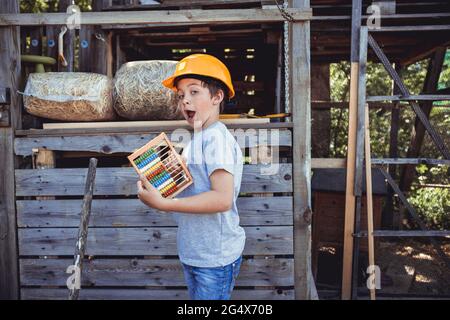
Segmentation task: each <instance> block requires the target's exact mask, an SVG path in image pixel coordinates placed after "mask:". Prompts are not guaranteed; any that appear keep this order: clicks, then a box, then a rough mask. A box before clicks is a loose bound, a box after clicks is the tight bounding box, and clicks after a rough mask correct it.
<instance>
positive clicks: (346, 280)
mask: <svg viewBox="0 0 450 320" xmlns="http://www.w3.org/2000/svg"><path fill="white" fill-rule="evenodd" d="M360 27H361V0H353V2H352V38H351V58H350V59H351V71H350V72H351V74H350V105H349V123H348V143H347V145H348V148H347V178H346V191H345V222H344V253H343V265H342V291H341V298H342V299H343V300H349V299H350V298H351V289H352V288H351V279H352V258H353V230H354V225H355V195H354V183H355V161H356V128H357V108H358V80H359V63H358V61H359V29H360Z"/></svg>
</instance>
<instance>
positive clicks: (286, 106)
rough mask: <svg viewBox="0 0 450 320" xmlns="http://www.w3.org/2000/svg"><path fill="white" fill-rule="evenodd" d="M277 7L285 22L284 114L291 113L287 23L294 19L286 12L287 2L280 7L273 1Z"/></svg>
mask: <svg viewBox="0 0 450 320" xmlns="http://www.w3.org/2000/svg"><path fill="white" fill-rule="evenodd" d="M274 1H275V4H276V5H277V8H278V10H280V13H281V15H282V16H283V18H284V19H285V20H286V21H284V25H283V27H284V33H283V39H284V48H283V49H284V50H283V51H284V110H285V112H286V113H290V112H291V106H290V97H289V85H290V83H289V81H290V69H289V23H291V22H294V17H293V16H292V15H291V14H290V13H289V12H287V11H286V9H287V8H288V6H289V5H288V1H287V0H284V1H283V6H282V7H281V6H280V4H279V3H278V1H277V0H274Z"/></svg>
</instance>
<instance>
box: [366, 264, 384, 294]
mask: <svg viewBox="0 0 450 320" xmlns="http://www.w3.org/2000/svg"><path fill="white" fill-rule="evenodd" d="M366 273H367V274H368V275H369V277H368V278H367V280H366V286H367V289H369V290H372V289H378V290H379V289H381V271H380V267H379V266H377V265H370V266H368V267H367V269H366Z"/></svg>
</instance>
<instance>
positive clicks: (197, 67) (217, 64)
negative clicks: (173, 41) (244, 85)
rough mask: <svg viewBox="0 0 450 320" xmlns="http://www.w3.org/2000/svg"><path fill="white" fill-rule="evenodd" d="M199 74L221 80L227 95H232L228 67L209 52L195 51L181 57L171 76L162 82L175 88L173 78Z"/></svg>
mask: <svg viewBox="0 0 450 320" xmlns="http://www.w3.org/2000/svg"><path fill="white" fill-rule="evenodd" d="M189 74H193V75H201V76H206V77H210V78H214V79H217V80H220V81H222V82H223V83H224V84H225V85H226V86H227V88H228V96H229V97H230V98H232V97H233V96H234V88H233V84H232V83H231V75H230V71H228V68H227V67H226V66H225V65H224V64H223V63H222V61H220V60H219V59H217V58H216V57H213V56H211V55H209V54H202V53H196V54H191V55H189V56H187V57H185V58H183V59H181V60H180V61H179V62H178V63H177V66H176V69H175V72H174V74H173V75H172V76H170V77H169V78H167V79H165V80H164V81H163V82H162V84H163V85H164V86H165V87H167V88H169V89H172V90H176V88H175V86H174V80H175V78H176V77H179V76H183V75H189Z"/></svg>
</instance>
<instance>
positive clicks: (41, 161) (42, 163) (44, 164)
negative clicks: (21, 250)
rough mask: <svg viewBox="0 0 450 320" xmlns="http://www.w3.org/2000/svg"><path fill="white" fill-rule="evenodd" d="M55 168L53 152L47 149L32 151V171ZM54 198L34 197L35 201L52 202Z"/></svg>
mask: <svg viewBox="0 0 450 320" xmlns="http://www.w3.org/2000/svg"><path fill="white" fill-rule="evenodd" d="M54 167H55V152H54V151H51V150H47V149H42V148H39V149H33V169H50V168H54ZM54 199H55V197H54V196H41V197H36V200H54Z"/></svg>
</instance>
